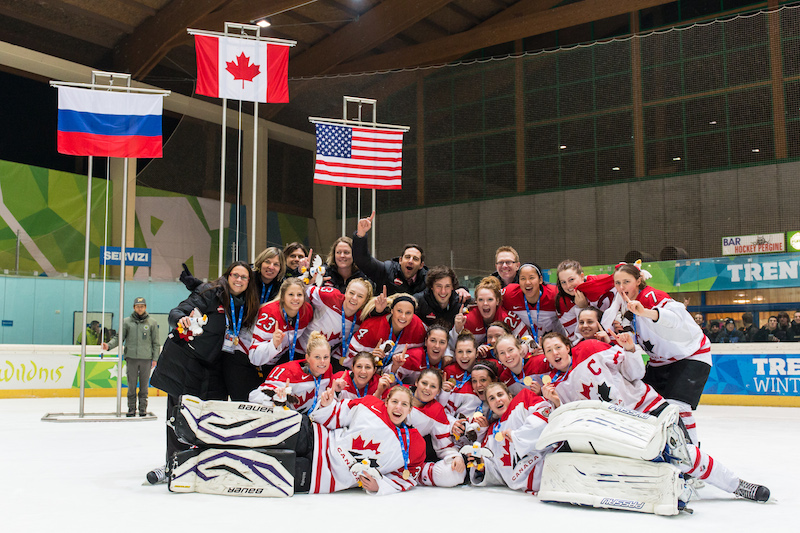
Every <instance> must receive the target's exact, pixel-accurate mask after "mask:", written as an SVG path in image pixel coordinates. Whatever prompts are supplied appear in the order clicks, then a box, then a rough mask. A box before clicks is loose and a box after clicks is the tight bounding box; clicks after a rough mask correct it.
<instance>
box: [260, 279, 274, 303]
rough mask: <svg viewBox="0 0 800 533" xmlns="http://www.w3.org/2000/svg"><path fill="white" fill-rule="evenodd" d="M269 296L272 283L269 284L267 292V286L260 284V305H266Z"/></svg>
mask: <svg viewBox="0 0 800 533" xmlns="http://www.w3.org/2000/svg"><path fill="white" fill-rule="evenodd" d="M265 292H266V296H265V295H264V293H265ZM270 294H272V283H270V284H269V290H267V286H266V285H263V284H262V285H261V303H262V304H263V303H267V300H269V295H270Z"/></svg>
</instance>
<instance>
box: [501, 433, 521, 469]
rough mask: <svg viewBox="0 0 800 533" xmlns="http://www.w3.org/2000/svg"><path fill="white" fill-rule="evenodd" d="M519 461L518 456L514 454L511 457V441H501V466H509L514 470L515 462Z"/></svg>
mask: <svg viewBox="0 0 800 533" xmlns="http://www.w3.org/2000/svg"><path fill="white" fill-rule="evenodd" d="M518 461H519V456H518V455H517V454H516V453H515V454H514V456H513V457H512V456H511V441H510V440H508V439H505V440H504V441H503V456H502V457H501V458H500V462H501V463H502V464H503V466H510V467H511V468H516V466H517V462H518Z"/></svg>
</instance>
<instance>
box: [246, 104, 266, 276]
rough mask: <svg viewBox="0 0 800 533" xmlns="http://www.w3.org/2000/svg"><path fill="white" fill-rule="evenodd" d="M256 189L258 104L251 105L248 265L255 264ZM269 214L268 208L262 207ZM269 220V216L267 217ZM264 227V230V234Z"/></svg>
mask: <svg viewBox="0 0 800 533" xmlns="http://www.w3.org/2000/svg"><path fill="white" fill-rule="evenodd" d="M257 187H258V102H254V103H253V200H252V202H250V210H251V211H252V213H250V219H251V220H252V222H251V224H250V226H251V227H250V263H251V264H255V262H256V223H257V218H256V188H257ZM264 207H265V208H266V209H267V212H269V207H268V206H264ZM267 218H269V215H267ZM266 229H267V228H266V225H265V227H264V230H265V232H266ZM266 237H267V235H266V233H265V234H264V238H265V239H266Z"/></svg>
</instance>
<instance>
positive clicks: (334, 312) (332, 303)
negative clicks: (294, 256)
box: [297, 278, 383, 371]
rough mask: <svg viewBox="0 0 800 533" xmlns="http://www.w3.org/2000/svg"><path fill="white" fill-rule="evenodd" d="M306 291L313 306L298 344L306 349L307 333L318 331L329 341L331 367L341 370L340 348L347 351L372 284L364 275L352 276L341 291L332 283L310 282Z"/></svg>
mask: <svg viewBox="0 0 800 533" xmlns="http://www.w3.org/2000/svg"><path fill="white" fill-rule="evenodd" d="M306 294H307V296H308V300H309V301H310V302H311V305H312V306H313V307H314V318H313V319H311V322H310V323H309V324H308V327H306V331H305V333H303V334H302V335H300V340H299V341H298V344H297V348H298V349H299V350H300V351H301V352H305V351H306V344H307V343H308V336H309V334H310V333H311V332H312V331H319V332H320V333H322V334H323V335H325V337H326V338H327V339H328V343H329V344H330V345H331V359H332V362H333V363H334V369H335V370H336V371H339V370H342V368H341V359H342V352H345V351H347V347H348V346H349V345H350V341H351V340H352V338H353V335H355V333H356V331H358V327H359V324H360V322H361V320H362V317H361V310H362V309H363V308H364V306H365V305H367V302H368V301H369V300H370V298H372V284H371V283H370V282H368V281H367V280H365V279H362V278H355V279H353V280H352V281H351V282H350V283H349V284H348V285H347V289H346V290H345V292H344V294H342V293H341V292H339V290H338V289H334V288H333V287H317V286H316V285H314V284H313V283H312V284H310V285H309V287H308V289H307V291H306ZM379 311H383V309H380V310H379Z"/></svg>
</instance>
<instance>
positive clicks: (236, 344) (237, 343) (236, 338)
mask: <svg viewBox="0 0 800 533" xmlns="http://www.w3.org/2000/svg"><path fill="white" fill-rule="evenodd" d="M233 345H234V346H238V345H239V337H234V338H233Z"/></svg>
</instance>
